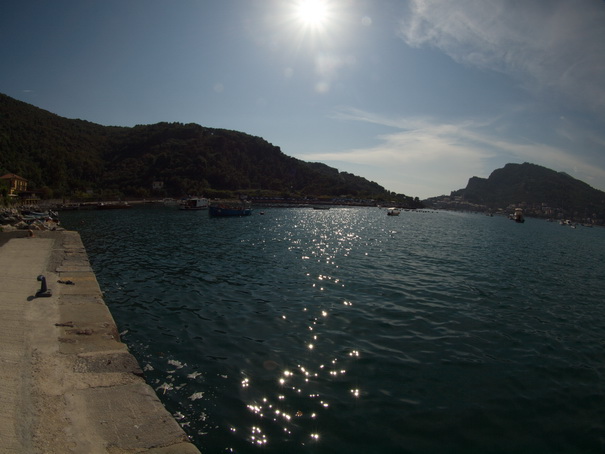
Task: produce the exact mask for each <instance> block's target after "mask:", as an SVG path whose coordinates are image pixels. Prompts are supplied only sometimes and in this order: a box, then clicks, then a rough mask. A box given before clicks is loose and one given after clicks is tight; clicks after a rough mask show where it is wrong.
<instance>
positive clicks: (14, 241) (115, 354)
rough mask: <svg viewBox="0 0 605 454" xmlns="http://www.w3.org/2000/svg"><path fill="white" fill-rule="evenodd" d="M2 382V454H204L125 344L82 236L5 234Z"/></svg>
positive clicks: (0, 272)
mask: <svg viewBox="0 0 605 454" xmlns="http://www.w3.org/2000/svg"><path fill="white" fill-rule="evenodd" d="M40 275H43V276H44V277H45V278H46V283H47V286H48V289H49V290H50V292H51V295H50V296H46V297H35V295H36V293H37V292H38V291H39V290H40V289H41V281H38V280H37V277H38V276H40ZM0 383H1V386H0V453H2V454H3V453H19V454H21V453H27V454H30V453H31V454H65V453H78V454H80V453H81V454H95V453H99V454H101V453H110V454H125V453H150V454H199V452H200V451H199V450H198V449H197V448H196V447H195V446H194V445H193V444H191V443H190V442H189V441H188V438H187V436H186V434H185V433H184V431H183V430H182V428H181V427H180V426H179V425H178V423H177V422H176V421H175V419H174V418H173V417H172V415H171V414H170V413H169V412H168V411H167V410H166V409H165V408H164V406H163V405H162V403H161V402H160V400H159V399H158V397H157V396H156V394H155V392H154V391H153V389H152V388H151V387H150V386H148V385H147V384H146V383H145V380H144V378H143V373H142V371H141V369H140V367H139V364H138V363H137V361H136V359H135V358H134V357H133V356H132V355H131V354H130V353H129V352H128V349H127V347H126V345H125V344H123V343H122V342H121V341H120V338H119V334H118V331H117V328H116V325H115V322H114V320H113V318H112V316H111V313H110V312H109V310H108V308H107V306H106V305H105V303H104V301H103V297H102V293H101V290H100V288H99V284H98V283H97V279H96V277H95V275H94V273H93V271H92V269H91V267H90V264H89V262H88V256H87V254H86V251H85V249H84V246H83V244H82V241H81V239H80V236H79V234H78V233H77V232H70V231H59V232H35V233H34V236H33V237H29V236H28V235H27V232H13V233H10V234H9V233H0Z"/></svg>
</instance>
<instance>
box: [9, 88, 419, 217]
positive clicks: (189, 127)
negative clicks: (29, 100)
mask: <svg viewBox="0 0 605 454" xmlns="http://www.w3.org/2000/svg"><path fill="white" fill-rule="evenodd" d="M0 172H1V173H16V174H18V175H20V176H22V177H24V178H26V179H28V180H29V181H30V186H31V187H33V189H38V190H41V191H42V192H43V193H44V194H45V195H46V196H47V197H70V196H74V195H76V194H80V195H82V194H86V193H90V192H93V193H94V194H95V195H96V196H99V197H104V198H110V197H125V196H126V197H128V196H130V197H152V196H173V197H179V196H183V195H186V194H200V195H201V194H205V195H208V196H229V195H235V194H241V193H244V194H247V195H251V196H255V195H256V196H273V197H276V196H282V197H350V198H358V199H362V198H363V199H376V200H379V201H382V200H388V201H392V200H397V201H398V202H399V203H400V204H402V205H407V206H410V207H413V206H421V203H420V201H419V200H418V198H417V197H416V198H412V197H408V196H405V195H403V194H394V193H392V192H390V191H387V190H386V189H385V188H383V187H382V186H380V185H379V184H377V183H375V182H372V181H368V180H366V179H365V178H362V177H359V176H356V175H353V174H351V173H347V172H339V171H338V170H337V169H334V168H331V167H329V166H327V165H325V164H320V163H308V162H304V161H301V160H299V159H295V158H292V157H289V156H286V155H285V154H284V153H282V151H281V150H280V148H279V147H277V146H274V145H272V144H270V143H268V142H267V141H266V140H264V139H262V138H260V137H255V136H251V135H248V134H245V133H242V132H237V131H230V130H225V129H212V128H206V127H203V126H200V125H197V124H181V123H158V124H154V125H138V126H135V127H133V128H127V127H114V126H101V125H97V124H94V123H90V122H88V121H83V120H70V119H67V118H63V117H60V116H58V115H55V114H53V113H50V112H47V111H45V110H42V109H39V108H37V107H34V106H32V105H29V104H26V103H23V102H21V101H18V100H16V99H13V98H10V97H8V96H6V95H3V94H0ZM154 182H155V183H159V184H156V189H155V190H154V189H152V188H153V184H154Z"/></svg>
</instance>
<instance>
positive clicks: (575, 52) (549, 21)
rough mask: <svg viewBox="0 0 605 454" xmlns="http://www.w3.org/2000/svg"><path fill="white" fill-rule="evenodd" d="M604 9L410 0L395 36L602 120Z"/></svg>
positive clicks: (595, 4) (587, 3) (584, 4)
mask: <svg viewBox="0 0 605 454" xmlns="http://www.w3.org/2000/svg"><path fill="white" fill-rule="evenodd" d="M603 24H605V3H604V2H602V1H595V0H578V1H574V2H570V1H567V0H553V1H542V0H523V1H513V2H503V1H501V0H456V1H449V2H442V1H439V0H411V1H410V11H409V14H408V15H406V16H405V17H403V18H402V20H401V26H400V28H399V36H401V38H402V39H403V40H404V41H405V42H406V43H407V44H408V45H409V46H412V47H417V48H418V47H423V46H431V47H434V48H437V49H439V50H441V51H443V52H445V53H446V54H447V55H449V56H450V57H451V58H452V59H454V60H455V61H457V62H460V63H464V64H467V65H472V66H475V67H479V68H483V69H488V70H493V71H498V72H501V73H504V74H507V75H510V76H512V77H514V78H515V79H517V80H519V81H520V82H521V83H522V84H523V85H524V86H525V87H526V88H527V89H529V90H531V91H532V92H535V93H537V92H540V91H542V90H545V89H546V90H547V91H548V93H549V94H550V95H553V94H555V95H558V94H559V93H560V94H563V95H564V96H565V97H566V99H567V101H568V102H570V103H572V104H574V105H576V106H583V105H584V106H589V107H590V108H591V109H593V110H594V111H595V112H598V113H600V114H601V115H605V85H604V84H603V76H604V74H605V58H603V55H605V27H604V26H603Z"/></svg>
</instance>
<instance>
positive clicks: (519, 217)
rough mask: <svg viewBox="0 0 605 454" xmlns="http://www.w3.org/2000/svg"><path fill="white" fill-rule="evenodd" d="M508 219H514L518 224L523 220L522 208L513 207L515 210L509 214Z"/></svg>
mask: <svg viewBox="0 0 605 454" xmlns="http://www.w3.org/2000/svg"><path fill="white" fill-rule="evenodd" d="M510 219H511V220H512V221H515V222H517V223H519V224H522V223H524V222H525V218H524V217H523V209H522V208H515V212H514V213H513V214H511V215H510Z"/></svg>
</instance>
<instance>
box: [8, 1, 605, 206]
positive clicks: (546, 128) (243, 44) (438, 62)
mask: <svg viewBox="0 0 605 454" xmlns="http://www.w3.org/2000/svg"><path fill="white" fill-rule="evenodd" d="M304 1H309V0H220V1H218V0H212V1H211V0H174V1H170V2H169V1H166V0H95V1H90V0H53V1H47V0H8V1H6V2H4V3H3V5H2V8H1V14H0V61H1V62H2V70H1V71H0V92H2V93H5V94H7V95H9V96H12V97H14V98H16V99H19V100H22V101H25V102H28V103H30V104H33V105H35V106H37V107H40V108H42V109H45V110H48V111H51V112H53V113H56V114H58V115H61V116H63V117H67V118H80V119H84V120H88V121H91V122H95V123H99V124H103V125H119V126H134V125H136V124H151V123H157V122H160V121H167V122H173V121H178V122H183V123H198V124H201V125H203V126H207V127H215V128H225V129H233V130H238V131H242V132H245V133H248V134H251V135H254V136H260V137H263V138H264V139H266V140H267V141H269V142H271V143H272V144H274V145H277V146H279V147H280V148H281V150H282V151H283V152H284V153H285V154H287V155H289V156H294V157H296V158H299V159H302V160H305V161H318V162H324V163H326V164H328V165H330V166H333V167H336V168H338V169H339V170H341V171H348V172H352V173H354V174H356V175H360V176H363V177H365V178H367V179H369V180H372V181H376V182H377V183H379V184H381V185H382V186H384V187H385V188H387V189H389V190H391V191H395V192H398V193H404V194H406V195H410V196H414V197H415V196H418V197H420V198H426V197H431V196H437V195H441V194H449V193H450V191H452V190H456V189H460V188H463V187H465V186H466V183H467V181H468V179H469V178H470V177H472V176H480V177H487V176H488V175H489V174H490V173H491V172H492V171H493V170H495V169H497V168H500V167H502V166H503V165H505V164H507V163H509V162H513V163H522V162H531V163H535V164H539V165H543V166H545V167H548V168H551V169H553V170H556V171H564V172H567V173H568V174H570V175H572V176H573V177H575V178H578V179H580V180H582V181H585V182H586V183H588V184H590V185H591V186H593V187H595V188H597V189H601V190H605V25H604V24H605V1H602V0H575V1H573V2H571V1H569V0H549V1H544V0H448V1H443V0H442V1H437V0H324V1H323V4H322V5H320V6H319V7H318V9H316V10H312V11H311V12H310V13H308V14H306V13H303V9H302V7H303V6H304V5H302V3H303V2H304ZM315 1H321V0H315Z"/></svg>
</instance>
